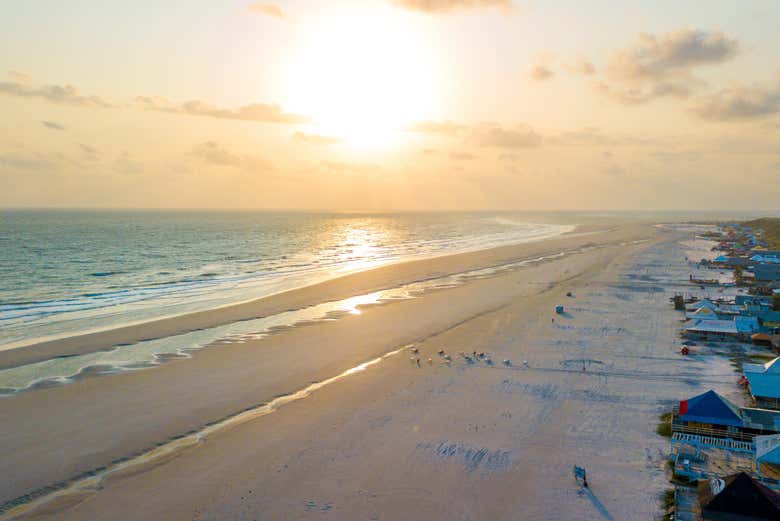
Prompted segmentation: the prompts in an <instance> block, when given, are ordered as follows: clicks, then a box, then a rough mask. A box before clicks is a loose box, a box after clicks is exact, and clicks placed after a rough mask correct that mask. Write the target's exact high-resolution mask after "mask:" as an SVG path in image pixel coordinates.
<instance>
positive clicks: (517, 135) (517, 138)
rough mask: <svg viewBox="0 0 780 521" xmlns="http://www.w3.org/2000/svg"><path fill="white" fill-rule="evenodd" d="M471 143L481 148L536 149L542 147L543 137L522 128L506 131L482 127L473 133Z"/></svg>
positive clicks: (531, 130)
mask: <svg viewBox="0 0 780 521" xmlns="http://www.w3.org/2000/svg"><path fill="white" fill-rule="evenodd" d="M471 141H472V142H474V143H475V144H476V145H478V146H481V147H495V148H507V149H512V148H536V147H539V146H541V145H542V136H540V135H539V134H538V133H536V132H535V131H534V130H533V129H530V128H527V127H522V126H520V127H516V128H514V129H504V128H502V127H499V126H498V125H481V126H479V127H477V128H476V129H475V130H474V132H473V133H472V135H471Z"/></svg>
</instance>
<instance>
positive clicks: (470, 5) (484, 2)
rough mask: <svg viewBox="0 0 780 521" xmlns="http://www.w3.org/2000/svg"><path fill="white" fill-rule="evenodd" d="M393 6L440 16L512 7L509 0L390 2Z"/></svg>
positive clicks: (400, 0) (402, 0) (393, 0)
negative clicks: (450, 13)
mask: <svg viewBox="0 0 780 521" xmlns="http://www.w3.org/2000/svg"><path fill="white" fill-rule="evenodd" d="M391 1H392V3H393V4H395V5H397V6H398V7H402V8H405V9H411V10H412V11H420V12H423V13H428V14H442V13H448V12H450V11H455V10H460V9H478V8H487V7H503V8H505V9H508V8H511V7H512V2H511V0H391Z"/></svg>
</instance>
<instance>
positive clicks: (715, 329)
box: [683, 316, 761, 341]
mask: <svg viewBox="0 0 780 521" xmlns="http://www.w3.org/2000/svg"><path fill="white" fill-rule="evenodd" d="M760 329H761V326H760V325H759V323H758V319H757V318H756V317H748V316H737V317H734V320H720V319H709V318H706V319H703V318H696V319H694V320H692V322H691V324H689V325H687V326H686V327H685V328H683V336H685V337H687V338H691V339H696V340H716V341H717V340H720V341H728V340H731V341H747V340H750V336H751V335H752V334H754V333H758V332H759V330H760Z"/></svg>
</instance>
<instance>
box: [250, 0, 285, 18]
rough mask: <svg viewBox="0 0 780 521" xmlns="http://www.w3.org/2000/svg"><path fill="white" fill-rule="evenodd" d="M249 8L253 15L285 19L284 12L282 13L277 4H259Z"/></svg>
mask: <svg viewBox="0 0 780 521" xmlns="http://www.w3.org/2000/svg"><path fill="white" fill-rule="evenodd" d="M248 8H249V10H250V11H252V12H253V13H258V14H262V15H265V16H272V17H274V18H284V11H282V8H281V7H279V6H278V5H276V4H266V3H262V2H257V3H254V4H251V5H249V6H248Z"/></svg>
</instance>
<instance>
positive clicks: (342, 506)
mask: <svg viewBox="0 0 780 521" xmlns="http://www.w3.org/2000/svg"><path fill="white" fill-rule="evenodd" d="M656 233H657V232H656V231H654V230H651V229H649V228H647V227H638V226H630V227H621V228H620V229H618V230H613V231H611V232H609V233H603V234H598V235H593V236H588V237H573V238H566V239H557V240H553V241H545V242H544V243H538V244H534V245H526V246H525V251H524V252H523V251H522V250H523V249H522V248H516V249H514V250H512V249H510V250H507V249H502V251H500V252H499V251H496V250H494V251H491V252H485V253H483V254H481V255H482V257H480V255H477V254H468V255H466V256H458V257H456V258H454V259H453V258H444V259H435V260H430V261H421V264H418V265H417V266H413V267H410V266H411V265H412V264H416V263H410V265H399V266H398V267H396V268H397V269H400V270H401V271H404V273H403V274H402V275H397V274H396V275H395V276H396V277H398V280H400V279H404V278H405V277H408V276H411V274H413V275H415V276H416V277H417V278H419V277H420V274H421V273H422V272H425V271H426V268H425V267H424V265H425V264H426V263H428V264H427V266H428V268H427V270H428V272H429V273H430V272H432V271H435V272H437V273H440V272H446V271H448V270H452V271H455V270H458V269H463V265H465V264H469V267H475V266H480V265H494V264H497V263H499V262H506V261H508V260H511V259H513V258H514V259H516V258H524V257H525V256H538V255H541V254H543V253H549V252H550V251H553V250H554V249H556V248H557V249H561V245H562V244H563V243H566V248H571V247H575V246H576V245H577V244H582V243H600V244H604V245H607V244H612V245H611V246H605V247H603V248H600V249H596V250H592V251H589V252H586V253H580V254H577V255H571V256H567V257H563V258H560V259H557V260H554V261H549V262H546V263H544V264H539V265H535V266H532V267H525V268H521V269H518V270H515V271H511V272H507V273H503V274H500V275H497V276H494V277H489V278H485V279H480V280H475V281H472V282H469V283H468V284H466V285H465V286H461V287H457V288H452V289H447V290H440V291H437V292H433V293H430V294H427V295H424V296H423V297H422V298H419V299H415V300H409V301H399V302H393V303H390V304H387V305H384V306H379V307H373V308H370V309H367V310H365V311H364V313H363V314H362V315H360V316H358V317H352V318H348V319H344V320H340V321H337V322H332V323H320V324H314V325H311V326H308V327H302V328H294V329H290V330H286V331H283V332H280V333H278V334H275V335H273V336H271V337H268V338H265V339H262V340H259V341H257V342H256V343H249V344H244V345H242V346H230V348H229V349H227V348H220V347H213V348H208V349H205V350H203V351H201V352H198V353H197V354H196V355H195V356H194V357H193V358H192V359H187V360H179V361H175V362H171V363H168V364H165V365H163V366H162V367H161V368H159V369H153V370H146V371H140V372H137V373H131V374H124V375H119V376H111V377H104V378H92V379H87V380H83V381H80V382H77V383H75V384H72V385H68V386H65V387H62V388H55V389H42V390H35V391H30V392H26V393H22V394H20V395H18V396H15V397H13V398H10V399H7V400H3V401H2V406H3V407H2V409H0V420H2V427H0V446H2V447H3V452H4V455H7V457H4V458H3V460H2V462H0V465H1V466H2V467H1V468H0V476H2V477H0V480H2V481H0V493H2V500H3V501H7V500H10V499H12V498H15V497H18V496H20V495H22V494H26V493H29V492H32V491H34V490H36V489H39V488H41V487H44V486H46V485H50V484H53V483H57V482H60V481H62V480H65V479H68V478H70V477H72V476H74V475H77V474H79V473H81V472H84V471H87V470H90V469H94V468H96V467H100V466H101V465H106V464H107V463H109V462H110V461H111V460H113V459H116V458H120V457H123V456H127V455H129V454H132V453H134V452H138V451H142V450H143V449H144V448H147V447H149V446H151V445H154V444H155V443H157V442H160V441H163V440H165V439H167V438H170V437H172V436H175V435H177V434H182V433H185V432H187V431H189V430H191V429H197V428H200V427H201V426H203V425H204V424H205V423H208V422H210V421H214V420H217V419H219V418H223V417H225V416H227V415H229V414H234V413H235V412H237V411H240V410H242V409H245V408H247V407H251V406H254V405H257V404H260V403H263V402H266V401H268V400H269V399H271V398H272V397H273V396H276V395H279V394H282V393H286V392H292V391H295V390H297V389H300V388H303V387H305V386H306V385H307V384H308V383H309V382H311V381H318V380H324V379H325V378H328V377H331V376H333V375H335V374H338V373H340V372H341V371H343V370H345V369H347V368H348V367H352V366H355V365H357V364H359V363H361V362H364V361H366V360H369V359H371V358H373V357H375V356H379V355H381V354H383V353H386V352H388V351H391V350H393V349H397V348H398V347H399V346H402V345H405V344H408V343H410V342H415V343H416V344H415V345H416V346H417V347H418V348H419V349H420V351H421V356H422V360H423V363H422V367H420V368H418V367H417V365H416V364H415V363H413V362H410V361H409V353H408V352H403V353H400V354H398V355H395V356H392V357H389V358H387V359H385V360H383V361H382V362H381V363H378V364H376V365H373V366H371V367H369V368H367V369H366V370H365V371H363V372H360V373H356V374H354V375H351V376H349V377H346V378H343V379H341V380H339V381H337V382H335V383H333V384H331V385H328V386H326V387H324V388H322V389H320V390H318V391H316V392H315V393H313V394H312V395H311V396H309V397H308V398H306V399H303V400H298V401H295V402H292V403H290V404H288V405H285V406H283V407H281V408H280V409H279V410H278V411H277V412H275V413H273V414H270V415H268V416H265V417H263V418H260V419H256V420H253V421H250V422H247V423H244V424H242V425H240V426H237V427H235V428H232V429H230V430H226V431H224V432H220V433H218V434H215V435H213V436H210V437H208V438H207V439H206V440H205V441H204V442H203V443H200V444H198V445H196V446H194V447H191V448H189V449H186V450H183V451H180V452H178V453H176V454H175V457H173V458H172V459H170V460H169V461H164V462H157V464H155V465H150V466H148V467H141V468H133V469H132V471H130V472H126V473H125V474H124V475H122V474H119V475H114V476H112V477H110V478H109V479H107V480H105V481H104V482H102V483H101V485H100V491H98V492H96V493H93V492H91V491H87V492H86V493H84V494H81V495H78V496H68V497H67V499H65V500H62V501H54V502H51V503H48V504H46V505H45V506H44V508H43V509H39V510H35V511H32V512H29V513H28V514H29V515H30V516H33V515H37V516H39V517H44V518H47V519H49V518H52V519H166V520H169V519H171V520H172V519H188V520H189V519H314V518H318V519H320V518H322V519H475V520H481V519H598V518H599V517H600V516H601V517H602V518H614V519H649V518H652V517H653V515H654V514H656V513H657V511H658V507H659V502H658V497H657V494H658V493H660V491H661V490H662V489H663V488H664V486H665V485H664V481H665V478H664V475H663V462H664V453H665V452H666V442H665V440H663V439H662V438H659V437H657V436H656V435H655V433H654V429H655V423H656V417H657V414H658V413H659V412H661V411H662V410H663V408H664V407H666V406H667V405H668V404H669V403H671V402H672V401H673V400H677V399H680V398H684V397H687V396H688V395H693V394H695V393H696V392H699V391H700V390H702V389H705V388H710V387H715V388H717V387H716V386H717V385H718V382H723V381H724V380H725V376H724V375H726V374H730V371H729V369H728V365H727V364H719V363H717V362H716V361H713V360H710V359H703V358H702V359H696V358H692V359H682V358H681V357H680V356H679V355H677V354H676V348H675V346H674V337H675V333H676V327H677V326H678V323H677V322H676V320H677V319H678V318H679V317H677V316H676V315H674V314H673V313H672V312H671V311H670V309H669V304H668V296H669V294H671V292H673V291H675V290H676V289H677V284H678V283H679V282H678V278H679V273H678V274H676V273H675V272H674V269H673V266H672V264H673V263H674V262H678V263H679V260H680V259H679V258H677V257H679V256H680V255H681V252H682V249H681V247H680V246H679V245H678V244H677V243H676V242H675V241H674V240H673V239H674V237H672V232H668V231H667V232H664V233H663V234H662V237H661V238H660V241H659V240H655V241H651V242H647V243H643V244H638V245H632V246H620V243H622V242H625V241H627V240H633V239H636V238H639V237H648V236H652V235H655V234H656ZM529 250H533V253H529ZM680 258H681V257H680ZM448 259H449V261H448ZM448 262H452V263H454V265H453V264H448ZM684 269H685V268H684V267H683V268H682V271H684ZM383 270H384V271H385V272H386V273H394V272H393V269H392V268H383ZM376 271H379V270H376ZM678 271H679V270H678ZM682 271H681V273H682ZM412 272H413V273H412ZM424 275H425V274H424V273H423V276H424ZM374 276H376V274H374ZM361 277H363V278H366V279H371V277H372V276H371V275H370V274H361V276H359V277H357V278H356V279H355V280H357V281H362V278H361ZM380 278H381V277H380ZM390 278H392V277H390ZM384 282H386V281H384V280H382V281H379V282H377V281H375V280H372V281H369V282H350V283H345V282H344V281H340V282H337V283H335V285H336V286H338V285H339V284H345V285H346V286H347V287H348V286H350V285H353V286H354V287H356V288H358V287H359V288H360V291H364V290H365V287H366V286H371V284H374V286H372V287H376V286H377V285H381V283H384ZM361 283H362V284H364V285H365V286H360V284H361ZM345 289H346V288H344V287H341V288H339V289H338V290H332V291H333V292H334V294H335V293H338V291H342V290H345ZM566 291H574V293H575V297H574V298H573V299H569V298H566V297H565V296H564V293H565V292H566ZM559 302H563V303H565V304H566V305H567V306H568V308H569V310H570V311H569V314H567V315H565V316H563V317H557V320H556V322H554V323H553V322H551V318H552V316H553V315H552V313H551V308H552V306H553V305H554V304H555V303H559ZM438 349H445V350H446V351H447V352H448V353H451V354H453V355H455V356H454V360H453V362H452V365H450V366H448V365H447V364H445V363H444V361H443V360H441V359H440V358H439V357H438V356H437V354H436V352H437V350H438ZM473 350H477V351H485V352H487V353H488V354H489V355H490V356H491V357H492V359H493V361H494V362H495V364H494V365H493V366H489V365H487V364H486V363H484V362H480V363H477V364H473V365H472V364H468V363H466V362H465V361H464V360H463V359H462V358H461V357H459V356H457V355H456V353H458V352H459V351H467V352H470V351H473ZM428 357H431V358H432V359H433V364H432V365H428V364H427V362H426V360H427V358H428ZM504 358H508V359H510V360H512V365H511V366H504V365H503V364H502V363H501V360H502V359H504ZM523 360H527V361H528V367H525V366H524V365H523V363H522V361H523ZM583 369H584V370H583ZM721 385H722V384H721ZM681 394H682V396H681ZM573 464H579V465H584V466H586V467H587V468H588V471H589V480H590V481H591V485H592V490H593V494H594V495H592V496H586V495H579V494H578V490H577V488H576V487H575V486H574V482H573V479H572V477H571V466H572V465H573Z"/></svg>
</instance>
